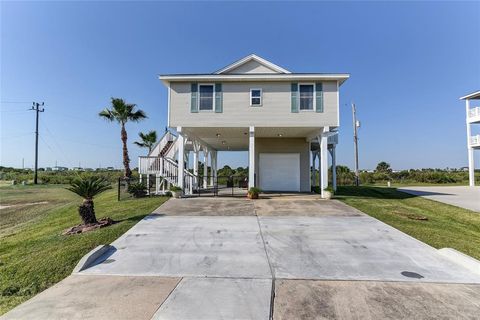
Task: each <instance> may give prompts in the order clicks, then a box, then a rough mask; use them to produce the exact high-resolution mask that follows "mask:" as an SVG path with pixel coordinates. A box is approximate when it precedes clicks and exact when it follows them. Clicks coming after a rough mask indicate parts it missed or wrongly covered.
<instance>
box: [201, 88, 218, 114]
mask: <svg viewBox="0 0 480 320" xmlns="http://www.w3.org/2000/svg"><path fill="white" fill-rule="evenodd" d="M201 86H210V87H212V88H213V91H212V109H211V110H210V109H208V110H200V87H201ZM197 100H198V101H197V108H198V112H213V111H215V84H214V83H199V84H198V99H197Z"/></svg>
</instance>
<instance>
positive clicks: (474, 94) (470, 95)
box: [460, 91, 480, 100]
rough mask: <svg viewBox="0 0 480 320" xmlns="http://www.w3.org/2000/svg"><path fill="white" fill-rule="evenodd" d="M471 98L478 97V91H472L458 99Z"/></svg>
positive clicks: (479, 95)
mask: <svg viewBox="0 0 480 320" xmlns="http://www.w3.org/2000/svg"><path fill="white" fill-rule="evenodd" d="M467 99H468V100H473V99H480V91H475V92H473V93H470V94H467V95H466V96H463V97H461V98H460V100H467Z"/></svg>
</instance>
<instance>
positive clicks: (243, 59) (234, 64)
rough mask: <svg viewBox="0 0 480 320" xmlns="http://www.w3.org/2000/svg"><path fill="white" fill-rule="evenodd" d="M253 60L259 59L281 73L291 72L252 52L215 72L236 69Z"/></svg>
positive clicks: (258, 60)
mask: <svg viewBox="0 0 480 320" xmlns="http://www.w3.org/2000/svg"><path fill="white" fill-rule="evenodd" d="M251 60H254V61H257V62H258V63H260V64H263V65H264V66H266V67H268V68H269V69H272V70H274V71H277V72H281V73H291V72H290V71H288V70H287V69H284V68H282V67H280V66H278V65H276V64H274V63H272V62H270V61H268V60H265V59H263V58H261V57H259V56H257V55H255V54H251V55H248V56H246V57H244V58H242V59H240V60H237V61H235V62H234V63H232V64H229V65H228V66H226V67H224V68H222V69H220V70H218V71H215V72H214V73H215V74H221V73H225V72H228V71H230V70H232V69H235V68H237V67H239V66H241V65H242V64H245V63H247V62H249V61H251Z"/></svg>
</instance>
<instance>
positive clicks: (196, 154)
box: [193, 141, 200, 189]
mask: <svg viewBox="0 0 480 320" xmlns="http://www.w3.org/2000/svg"><path fill="white" fill-rule="evenodd" d="M199 152H200V144H199V143H198V142H197V141H193V175H194V176H195V178H194V183H195V189H197V188H198V187H200V182H199V181H198V161H199V160H200V158H199Z"/></svg>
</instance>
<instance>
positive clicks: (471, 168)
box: [465, 99, 475, 187]
mask: <svg viewBox="0 0 480 320" xmlns="http://www.w3.org/2000/svg"><path fill="white" fill-rule="evenodd" d="M465 111H466V117H467V118H466V121H467V149H468V185H469V186H470V187H473V186H475V161H474V158H473V148H472V147H470V136H471V134H472V133H471V128H470V121H469V119H468V118H469V117H468V114H469V112H470V100H469V99H466V100H465Z"/></svg>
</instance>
